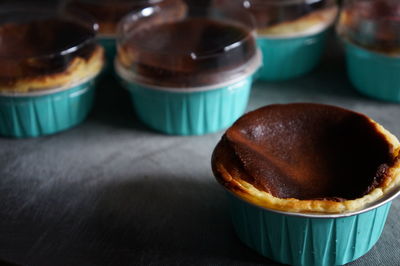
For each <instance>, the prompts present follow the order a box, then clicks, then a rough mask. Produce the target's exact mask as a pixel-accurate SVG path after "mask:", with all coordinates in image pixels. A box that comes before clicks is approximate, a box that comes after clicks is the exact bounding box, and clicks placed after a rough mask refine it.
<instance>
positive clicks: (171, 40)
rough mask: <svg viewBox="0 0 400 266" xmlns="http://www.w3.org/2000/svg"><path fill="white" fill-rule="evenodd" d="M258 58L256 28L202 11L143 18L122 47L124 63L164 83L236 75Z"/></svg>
mask: <svg viewBox="0 0 400 266" xmlns="http://www.w3.org/2000/svg"><path fill="white" fill-rule="evenodd" d="M252 60H253V61H254V60H259V58H258V57H257V46H256V43H255V39H254V36H253V34H252V32H251V30H249V29H247V28H245V27H243V26H240V25H235V24H233V23H227V22H224V21H218V20H215V19H209V18H202V17H193V18H187V19H184V20H177V21H174V22H170V23H152V24H150V25H148V24H143V25H141V26H139V27H137V28H135V29H134V30H132V31H131V32H130V33H129V35H127V36H126V38H125V39H124V40H122V43H121V44H120V45H119V48H118V62H119V63H120V65H121V67H122V68H121V69H126V70H131V75H134V76H135V78H134V79H135V81H136V82H138V83H142V84H147V85H152V86H163V87H175V88H188V87H197V86H206V85H214V84H218V83H220V82H226V81H227V80H234V79H235V76H238V75H239V76H242V75H243V73H246V71H248V68H249V66H250V65H251V64H249V62H251V61H252ZM253 65H254V64H253ZM250 67H253V66H250ZM253 68H254V67H253Z"/></svg>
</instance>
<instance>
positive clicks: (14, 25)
mask: <svg viewBox="0 0 400 266" xmlns="http://www.w3.org/2000/svg"><path fill="white" fill-rule="evenodd" d="M94 34H95V32H94V31H93V30H92V29H89V28H86V27H84V26H82V25H80V24H78V23H76V22H74V21H69V20H67V19H65V20H64V19H61V18H44V19H41V20H35V21H32V22H29V23H18V22H9V23H4V24H2V25H0V40H2V41H1V42H0V58H1V61H2V64H0V85H4V86H12V84H13V83H15V82H17V81H18V80H19V79H26V78H29V77H40V76H46V75H50V74H54V73H60V72H63V71H65V70H66V69H67V68H68V67H69V65H70V62H71V61H72V60H73V59H74V58H76V57H80V58H83V59H85V60H88V59H89V58H90V57H91V55H92V53H93V51H94V50H95V47H96V44H95V43H94V42H93V41H91V40H92V39H93V38H94Z"/></svg>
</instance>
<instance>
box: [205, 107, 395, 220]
mask: <svg viewBox="0 0 400 266" xmlns="http://www.w3.org/2000/svg"><path fill="white" fill-rule="evenodd" d="M399 149H400V144H399V141H398V140H397V139H396V137H394V136H393V135H392V134H391V133H389V132H388V131H387V130H385V129H384V128H383V127H382V126H380V125H379V124H377V123H376V122H375V121H373V120H372V119H370V118H368V117H367V116H365V115H362V114H359V113H356V112H353V111H350V110H346V109H342V108H339V107H334V106H328V105H322V104H304V103H298V104H285V105H270V106H266V107H263V108H260V109H258V110H255V111H253V112H250V113H248V114H246V115H244V116H243V117H241V118H240V119H239V120H237V122H235V123H234V125H233V126H232V127H231V128H229V129H228V130H227V131H226V133H225V134H224V135H223V137H222V139H221V140H220V142H219V143H218V145H217V147H216V148H215V150H214V153H213V156H212V168H213V172H214V174H215V176H216V178H217V180H218V181H219V182H220V183H221V184H222V185H223V186H225V187H226V188H227V189H228V190H230V191H231V192H233V193H234V194H236V195H238V196H239V197H241V198H243V199H245V200H247V201H249V202H252V203H254V204H256V205H259V206H262V207H266V208H270V209H275V210H281V211H287V212H305V213H309V212H311V213H343V212H351V211H356V210H359V209H362V208H363V207H365V206H366V205H367V204H369V203H371V202H373V201H375V200H377V199H379V198H380V197H382V196H383V195H384V194H385V193H388V192H389V191H391V189H392V188H393V187H395V186H398V185H399V183H400V159H399V156H398V154H399Z"/></svg>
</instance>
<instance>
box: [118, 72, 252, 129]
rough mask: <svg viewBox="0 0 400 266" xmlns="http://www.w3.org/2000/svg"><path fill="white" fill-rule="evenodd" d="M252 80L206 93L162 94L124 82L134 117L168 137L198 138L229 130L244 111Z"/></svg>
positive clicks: (170, 92)
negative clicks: (134, 112) (193, 136)
mask: <svg viewBox="0 0 400 266" xmlns="http://www.w3.org/2000/svg"><path fill="white" fill-rule="evenodd" d="M251 84H252V77H247V78H244V79H243V80H241V81H239V82H236V83H234V84H232V85H229V86H226V87H222V88H218V89H213V90H207V91H195V92H190V91H185V92H175V91H168V90H165V91H163V90H162V89H152V88H147V87H144V86H142V85H138V84H133V83H128V82H124V85H125V86H127V87H128V89H129V91H130V92H131V95H132V97H131V99H132V102H133V106H134V109H135V110H136V113H137V115H138V117H139V118H140V119H141V120H142V121H143V122H144V123H145V124H147V125H148V126H149V127H151V128H153V129H155V130H158V131H161V132H165V133H167V134H172V135H202V134H206V133H212V132H216V131H219V130H221V129H223V128H227V127H229V126H230V125H231V124H232V123H233V122H234V121H236V119H237V118H239V117H240V116H241V115H242V114H243V113H244V111H245V109H246V107H247V103H248V99H249V94H250V89H251Z"/></svg>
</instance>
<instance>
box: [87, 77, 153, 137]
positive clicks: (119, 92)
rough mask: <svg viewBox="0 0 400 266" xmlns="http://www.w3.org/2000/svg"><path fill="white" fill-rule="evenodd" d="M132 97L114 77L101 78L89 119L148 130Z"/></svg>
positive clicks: (122, 126)
mask: <svg viewBox="0 0 400 266" xmlns="http://www.w3.org/2000/svg"><path fill="white" fill-rule="evenodd" d="M130 98H131V96H130V94H129V93H128V91H127V90H125V89H124V88H122V86H121V85H120V84H119V83H118V81H117V80H116V79H115V78H114V77H112V76H110V75H108V76H105V77H102V78H100V80H99V82H98V84H97V89H96V97H95V102H94V108H93V111H92V113H91V114H90V116H89V119H90V120H92V121H95V122H97V123H101V124H106V125H109V126H112V127H116V128H128V129H136V130H140V131H148V130H149V129H148V128H147V127H146V126H145V125H144V124H143V123H142V122H141V121H140V120H139V119H138V118H137V116H136V114H135V112H134V110H133V107H132V104H131V99H130Z"/></svg>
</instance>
